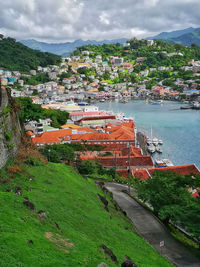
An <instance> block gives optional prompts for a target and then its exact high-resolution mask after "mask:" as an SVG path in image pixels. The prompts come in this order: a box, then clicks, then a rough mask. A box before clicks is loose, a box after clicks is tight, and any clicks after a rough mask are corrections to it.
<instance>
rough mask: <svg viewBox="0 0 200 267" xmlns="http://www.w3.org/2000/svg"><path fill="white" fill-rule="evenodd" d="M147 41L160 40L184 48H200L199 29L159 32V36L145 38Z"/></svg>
mask: <svg viewBox="0 0 200 267" xmlns="http://www.w3.org/2000/svg"><path fill="white" fill-rule="evenodd" d="M146 39H147V40H153V39H160V40H163V41H165V42H168V43H172V44H176V43H178V44H181V45H185V46H191V45H192V44H196V45H198V46H200V28H192V27H190V28H187V29H184V30H178V31H172V32H161V33H160V34H158V35H156V36H154V37H149V38H146Z"/></svg>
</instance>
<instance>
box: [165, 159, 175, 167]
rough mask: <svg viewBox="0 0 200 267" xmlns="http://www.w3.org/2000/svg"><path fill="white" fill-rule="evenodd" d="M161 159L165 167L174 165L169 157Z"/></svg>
mask: <svg viewBox="0 0 200 267" xmlns="http://www.w3.org/2000/svg"><path fill="white" fill-rule="evenodd" d="M163 161H164V163H165V165H166V167H172V166H174V164H173V163H172V162H171V160H169V159H163Z"/></svg>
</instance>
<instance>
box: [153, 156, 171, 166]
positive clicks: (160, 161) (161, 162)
mask: <svg viewBox="0 0 200 267" xmlns="http://www.w3.org/2000/svg"><path fill="white" fill-rule="evenodd" d="M171 166H174V164H173V163H172V162H171V161H170V160H169V159H161V158H157V159H155V167H157V168H162V167H171Z"/></svg>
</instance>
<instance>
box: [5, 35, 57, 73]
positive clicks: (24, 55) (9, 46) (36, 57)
mask: <svg viewBox="0 0 200 267" xmlns="http://www.w3.org/2000/svg"><path fill="white" fill-rule="evenodd" d="M60 61H61V57H59V56H57V55H53V54H50V53H44V52H40V51H36V50H33V49H31V48H28V47H27V46H25V45H23V44H21V43H19V42H16V40H15V39H13V38H10V37H8V38H2V36H0V67H3V68H6V69H8V70H18V71H21V72H28V71H29V70H30V69H36V68H37V66H43V67H44V66H47V65H54V64H57V63H59V62H60Z"/></svg>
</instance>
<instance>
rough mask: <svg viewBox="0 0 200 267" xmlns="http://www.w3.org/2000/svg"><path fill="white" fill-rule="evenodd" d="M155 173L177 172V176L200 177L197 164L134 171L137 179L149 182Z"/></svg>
mask: <svg viewBox="0 0 200 267" xmlns="http://www.w3.org/2000/svg"><path fill="white" fill-rule="evenodd" d="M155 171H161V172H175V173H177V174H181V175H182V176H185V175H190V174H199V175H200V171H199V169H198V168H197V167H196V165H195V164H190V165H180V166H171V167H163V168H150V169H148V168H145V169H135V170H133V171H132V174H133V176H134V177H135V178H139V179H141V180H147V179H149V178H151V177H152V175H153V173H154V172H155Z"/></svg>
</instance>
